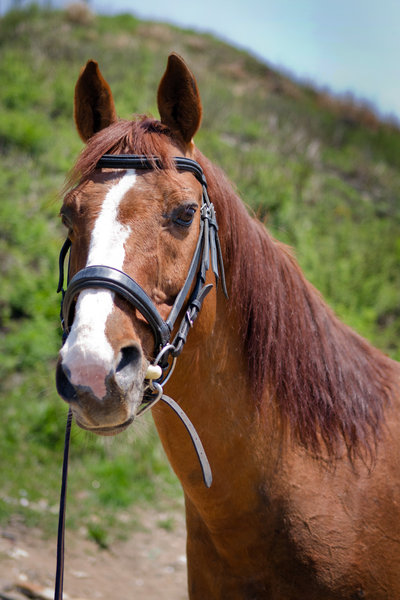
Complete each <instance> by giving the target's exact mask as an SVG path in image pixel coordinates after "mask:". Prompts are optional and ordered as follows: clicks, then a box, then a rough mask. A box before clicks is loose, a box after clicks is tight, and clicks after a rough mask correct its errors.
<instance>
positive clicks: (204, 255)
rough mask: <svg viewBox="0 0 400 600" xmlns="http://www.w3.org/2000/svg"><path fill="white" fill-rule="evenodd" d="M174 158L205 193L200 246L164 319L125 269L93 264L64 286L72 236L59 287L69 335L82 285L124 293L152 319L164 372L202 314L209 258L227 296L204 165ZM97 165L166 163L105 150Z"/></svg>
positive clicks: (127, 166) (116, 166)
mask: <svg viewBox="0 0 400 600" xmlns="http://www.w3.org/2000/svg"><path fill="white" fill-rule="evenodd" d="M174 163H175V166H176V168H177V170H178V171H188V172H190V173H192V174H193V175H194V176H195V177H196V179H197V180H198V181H199V182H200V183H201V184H202V187H203V197H202V205H201V208H200V230H199V237H198V241H197V245H196V249H195V251H194V254H193V257H192V261H191V264H190V267H189V271H188V274H187V276H186V280H185V282H184V284H183V286H182V289H181V290H180V292H179V293H178V295H177V296H176V298H175V301H174V304H173V306H172V308H171V311H170V313H169V315H168V318H167V319H166V320H165V321H164V320H163V319H162V318H161V316H160V314H159V312H158V310H157V308H156V306H155V305H154V303H153V302H152V300H151V299H150V298H149V296H148V295H147V293H146V292H145V291H144V289H143V288H142V287H141V286H140V285H139V284H138V283H137V282H136V281H135V280H134V279H132V278H131V277H130V276H129V275H127V274H126V273H124V272H123V271H120V270H118V269H115V268H113V267H109V266H107V265H92V266H89V267H85V268H84V269H82V270H81V271H79V272H78V273H76V275H74V277H73V278H72V279H71V281H69V283H68V287H67V289H66V291H65V292H64V290H63V285H64V262H65V257H66V255H67V253H68V251H69V249H70V246H71V241H70V240H69V238H68V239H67V240H66V242H65V244H64V246H63V247H62V249H61V252H60V259H59V270H60V276H59V283H58V289H57V291H58V292H62V296H63V298H62V306H61V322H62V325H63V329H64V335H65V337H66V336H67V335H68V333H69V329H70V327H71V325H72V322H73V318H74V306H75V301H76V296H77V295H78V294H79V292H81V291H82V290H83V289H87V288H106V289H109V290H111V291H113V292H115V293H117V294H118V295H119V296H121V297H122V298H124V300H126V301H127V302H128V303H129V304H131V305H132V306H133V307H134V308H135V309H137V310H138V311H139V312H140V313H141V314H142V315H143V316H144V317H145V319H146V321H147V322H148V324H149V325H150V327H151V329H152V332H153V336H154V340H155V345H154V348H155V352H154V356H155V357H159V359H158V360H159V364H160V366H161V368H162V369H163V375H165V371H168V358H169V357H170V356H172V357H174V358H176V357H177V356H179V354H180V353H181V352H182V350H183V346H184V344H185V342H186V338H187V335H188V331H189V329H190V328H191V327H192V326H193V323H194V321H195V320H196V318H197V315H198V313H199V311H200V309H201V307H202V304H203V301H204V298H205V297H206V295H207V294H208V292H209V291H210V290H211V288H212V285H211V284H208V285H206V284H205V280H206V273H207V271H208V270H209V268H210V264H211V268H212V271H213V273H214V276H215V280H216V284H217V285H218V281H219V280H221V284H222V289H223V291H224V293H225V295H226V296H227V291H226V283H225V273H224V266H223V261H222V254H221V246H220V242H219V238H218V225H217V220H216V216H215V210H214V206H213V204H212V203H211V202H210V199H209V197H208V193H207V181H206V178H205V176H204V173H203V170H202V168H201V166H200V165H199V164H198V163H197V162H196V161H194V160H191V159H189V158H184V157H176V158H174ZM97 168H107V169H125V170H126V169H135V170H138V169H140V170H149V169H154V168H157V169H162V168H163V165H162V163H161V161H160V159H159V158H158V157H154V158H152V159H149V158H147V157H146V156H141V155H135V154H133V155H132V154H122V155H121V154H120V155H113V154H105V155H104V156H103V157H102V158H101V159H100V160H99V161H98V163H97ZM194 282H195V284H194ZM193 284H194V287H193V291H192V293H191V295H190V298H189V300H188V302H187V304H186V307H185V310H184V315H183V317H182V319H181V321H180V323H179V326H178V328H177V332H176V334H175V336H174V338H173V340H172V341H171V335H172V331H173V329H174V326H175V324H176V322H177V320H178V317H179V315H180V314H181V312H182V309H183V308H184V303H185V300H186V297H187V295H188V293H189V291H190V289H191V288H192V286H193ZM164 381H165V378H164V377H163V379H162V380H161V383H163V382H164Z"/></svg>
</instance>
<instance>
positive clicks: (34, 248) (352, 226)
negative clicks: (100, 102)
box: [0, 6, 400, 543]
mask: <svg viewBox="0 0 400 600" xmlns="http://www.w3.org/2000/svg"><path fill="white" fill-rule="evenodd" d="M172 50H174V51H177V52H178V53H180V54H181V55H182V56H183V57H184V58H185V59H186V60H187V62H188V64H189V65H190V66H191V68H192V70H193V72H194V73H195V75H196V78H197V80H198V83H199V88H200V92H201V95H202V99H203V104H204V120H203V125H202V129H201V131H200V133H199V135H198V136H197V144H198V146H199V147H200V149H201V150H202V151H203V152H204V153H205V154H207V155H208V156H209V157H210V158H211V159H212V160H214V161H215V162H216V163H218V164H219V165H220V166H222V167H223V168H224V169H225V171H226V172H227V173H228V174H229V176H230V177H231V179H232V180H233V181H234V182H235V183H236V185H237V187H238V190H239V192H240V194H241V195H242V197H243V199H244V201H245V202H246V203H247V204H248V205H249V207H251V210H254V211H255V212H256V213H257V214H258V215H259V216H260V217H261V218H263V219H266V220H267V222H268V226H269V228H270V229H271V230H272V232H273V233H274V235H276V236H277V237H278V238H280V239H281V240H283V241H286V242H288V243H290V244H291V245H293V246H294V248H295V249H296V253H297V256H298V258H299V261H300V264H301V265H302V267H303V269H304V270H305V272H306V274H307V276H308V278H309V279H310V280H311V281H312V282H313V283H314V284H315V285H316V286H317V287H318V288H319V289H320V290H321V291H322V293H323V294H324V295H325V296H326V298H327V300H328V301H329V303H330V304H331V305H332V306H333V308H334V309H335V310H336V311H337V313H338V314H339V315H340V316H341V317H342V318H343V319H344V320H345V321H346V322H348V323H349V324H350V325H352V326H354V327H355V328H356V329H357V330H358V331H359V332H360V333H362V334H363V335H365V336H366V337H368V338H369V339H371V340H372V341H373V342H374V343H375V344H376V345H377V346H379V347H381V348H382V349H383V350H385V351H387V352H388V353H390V354H391V355H392V356H394V357H397V358H400V349H399V343H398V340H399V334H400V308H399V291H400V269H399V262H400V202H399V197H400V172H399V166H400V133H399V131H398V129H397V128H396V127H395V126H394V125H392V124H390V123H382V122H379V121H378V120H377V118H376V117H375V116H374V114H373V113H372V112H371V111H370V110H369V109H368V108H366V107H363V106H358V105H357V104H356V103H354V102H352V101H351V100H348V99H347V100H346V99H345V100H340V101H339V100H337V99H333V98H331V97H329V96H328V95H327V94H325V93H321V92H318V91H316V90H315V89H313V88H312V87H310V86H305V85H299V84H298V83H295V82H293V81H291V80H290V79H288V78H287V77H285V76H283V75H281V74H279V73H277V72H275V71H273V70H272V69H270V68H269V67H268V66H266V65H264V64H262V63H260V62H258V61H257V60H255V59H254V58H252V57H251V56H249V55H248V54H246V53H245V52H242V51H239V50H237V49H235V48H232V47H231V46H229V45H227V44H225V43H222V42H221V41H219V40H217V39H215V38H213V37H212V36H209V35H198V34H194V33H193V32H191V31H183V30H180V29H177V28H174V27H172V26H167V25H161V24H154V23H147V22H141V21H139V20H137V19H136V18H134V17H132V16H129V15H121V16H116V17H102V16H93V15H91V14H90V13H89V12H88V11H87V9H84V8H82V7H79V6H75V7H71V8H69V9H68V10H67V11H65V12H59V11H48V10H45V9H39V8H37V7H31V8H29V9H26V10H23V11H14V12H10V13H8V14H7V15H5V16H4V17H3V18H1V19H0V82H1V84H0V155H1V162H2V166H1V169H0V193H1V201H0V272H1V287H0V344H1V346H0V353H1V360H0V403H1V413H2V423H3V427H2V435H1V436H0V460H1V464H2V469H1V473H0V478H1V480H0V518H2V519H3V520H4V519H8V518H10V515H11V514H20V515H22V518H23V519H24V520H26V521H27V522H29V523H35V524H38V523H40V524H41V525H42V526H43V524H46V523H47V524H50V525H51V526H52V527H53V525H54V518H55V517H54V513H55V509H54V506H55V504H56V501H57V495H58V486H59V467H60V461H61V448H62V443H63V439H62V438H63V428H64V423H65V407H64V406H63V404H62V402H61V401H60V400H59V399H58V398H57V395H56V393H55V389H54V383H53V369H54V364H55V357H56V354H57V350H58V347H59V344H60V330H59V324H58V302H59V300H58V298H57V297H56V295H55V288H56V285H57V254H58V251H59V247H60V244H61V241H62V236H63V232H62V229H61V227H60V225H59V224H58V219H57V213H58V209H59V198H58V190H59V189H60V188H61V187H62V183H63V179H64V176H65V174H66V172H67V170H68V169H69V168H70V167H71V165H72V163H73V161H74V159H75V157H76V155H77V153H78V152H79V150H80V148H81V143H80V141H79V139H78V136H77V134H76V133H75V131H74V127H73V122H72V98H73V89H74V84H75V81H76V78H77V75H78V73H79V69H80V67H81V66H82V65H83V64H84V63H85V62H86V60H87V59H88V58H95V59H97V60H98V61H99V63H100V66H101V69H102V71H103V73H104V75H105V77H106V78H107V80H108V81H109V83H110V85H111V87H112V89H113V92H114V95H115V99H116V105H117V111H118V113H119V115H120V116H121V117H124V118H126V117H129V116H130V115H131V114H132V113H135V112H140V113H143V112H146V113H152V114H154V115H156V114H157V109H156V103H155V96H156V89H157V85H158V81H159V79H160V77H161V75H162V73H163V71H164V68H165V64H166V57H167V55H168V53H169V52H170V51H172ZM139 429H140V431H139V435H137V428H136V430H135V431H134V432H133V431H128V432H127V433H126V434H123V435H121V436H119V437H118V438H117V439H113V440H107V442H104V441H103V440H98V439H94V438H93V437H91V436H86V435H85V434H84V433H82V432H80V431H76V430H75V432H74V434H73V450H72V466H71V477H70V497H71V501H70V503H69V518H70V522H72V523H74V522H79V524H80V525H82V522H84V523H85V524H86V526H87V528H88V531H89V533H90V534H91V535H92V536H93V537H95V538H96V539H98V540H99V542H101V543H102V541H104V539H103V538H104V535H105V534H104V531H105V529H103V528H102V527H104V528H106V527H107V526H108V524H109V523H110V522H116V521H118V515H119V514H120V512H121V511H123V510H124V509H125V508H127V507H128V506H129V505H130V504H131V503H132V501H133V499H135V498H136V499H138V500H144V499H145V500H152V501H156V500H157V498H161V497H162V496H164V495H167V497H168V498H173V497H176V496H177V495H179V492H178V486H177V484H176V482H175V480H174V478H173V476H172V474H171V472H170V470H169V467H168V466H167V465H166V462H165V459H164V457H163V453H162V450H161V449H160V446H159V444H158V443H157V441H156V436H155V433H154V430H153V428H152V426H151V424H150V422H149V423H148V424H146V425H145V426H141V427H139ZM116 509H117V510H116ZM99 514H100V515H101V522H102V523H103V525H100V524H99V518H98V515H99ZM125 518H126V517H125V516H124V519H125ZM123 527H125V528H126V525H125V524H124V525H123Z"/></svg>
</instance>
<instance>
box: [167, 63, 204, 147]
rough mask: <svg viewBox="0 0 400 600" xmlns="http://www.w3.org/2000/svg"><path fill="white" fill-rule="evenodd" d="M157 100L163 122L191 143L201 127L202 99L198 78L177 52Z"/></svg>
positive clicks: (168, 67) (169, 66)
mask: <svg viewBox="0 0 400 600" xmlns="http://www.w3.org/2000/svg"><path fill="white" fill-rule="evenodd" d="M157 103H158V110H159V113H160V117H161V122H162V123H164V125H167V127H169V128H170V129H171V130H172V131H174V132H176V133H178V134H180V136H181V137H182V138H183V140H184V142H186V144H189V143H190V142H191V141H192V138H193V136H194V134H195V133H196V131H197V130H198V128H199V127H200V122H201V112H202V111H201V101H200V94H199V90H198V88H197V83H196V80H195V78H194V77H193V75H192V73H191V72H190V71H189V69H188V67H187V66H186V63H185V61H184V60H183V58H181V57H180V56H178V54H175V53H174V54H170V55H169V57H168V64H167V68H166V70H165V73H164V75H163V78H162V79H161V82H160V85H159V87H158V94H157Z"/></svg>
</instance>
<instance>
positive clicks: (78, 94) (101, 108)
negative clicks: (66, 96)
mask: <svg viewBox="0 0 400 600" xmlns="http://www.w3.org/2000/svg"><path fill="white" fill-rule="evenodd" d="M74 118H75V123H76V128H77V130H78V133H79V135H80V136H81V138H82V140H83V141H84V142H87V141H88V139H89V138H91V137H92V135H94V134H95V133H97V132H98V131H100V130H101V129H104V128H105V127H108V125H111V123H114V121H116V120H117V115H116V112H115V106H114V100H113V97H112V93H111V89H110V86H109V85H108V83H107V81H106V80H105V79H104V77H103V76H102V74H101V73H100V69H99V66H98V64H97V62H96V61H94V60H88V62H87V63H86V66H85V67H83V69H82V70H81V73H80V75H79V79H78V81H77V82H76V86H75V98H74Z"/></svg>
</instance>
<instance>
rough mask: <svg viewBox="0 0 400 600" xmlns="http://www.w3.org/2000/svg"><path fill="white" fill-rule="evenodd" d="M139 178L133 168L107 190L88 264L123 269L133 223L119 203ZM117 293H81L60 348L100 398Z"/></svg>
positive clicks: (78, 381) (110, 355) (110, 359)
mask: <svg viewBox="0 0 400 600" xmlns="http://www.w3.org/2000/svg"><path fill="white" fill-rule="evenodd" d="M135 181H136V174H135V171H133V170H130V171H127V173H126V174H125V175H124V176H123V177H122V179H120V181H119V182H118V183H117V184H115V185H114V186H113V187H112V188H111V189H110V190H109V191H108V192H107V195H106V197H105V198H104V201H103V206H102V208H101V211H100V214H99V216H98V217H97V219H96V222H95V225H94V227H93V231H92V236H91V240H90V246H89V254H88V259H87V263H86V266H90V265H102V264H103V265H107V266H109V267H114V268H116V269H122V266H123V264H124V258H125V242H126V240H127V238H128V236H129V233H130V227H128V226H127V225H123V224H122V223H120V222H119V221H118V210H119V205H120V203H121V201H122V199H123V197H124V196H125V194H126V193H127V191H128V190H129V189H130V188H131V187H133V186H134V184H135ZM113 301H114V293H113V292H111V291H109V290H99V289H88V290H84V291H82V292H81V293H80V294H79V298H78V301H77V303H76V309H75V318H74V322H73V325H72V328H71V331H70V334H69V336H68V338H67V341H66V342H65V344H64V346H63V348H62V350H61V358H62V364H63V366H64V367H66V368H67V369H68V371H69V374H70V375H69V376H70V379H71V382H72V383H73V384H74V385H84V386H88V387H90V388H91V389H92V390H93V392H94V393H95V394H96V396H97V397H98V398H103V397H104V396H105V394H106V386H105V378H106V376H107V375H108V374H109V373H110V372H111V371H112V369H113V364H114V351H113V349H112V347H111V345H110V343H109V341H108V340H107V337H106V334H105V328H106V322H107V319H108V317H109V315H110V314H111V312H112V309H113Z"/></svg>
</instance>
